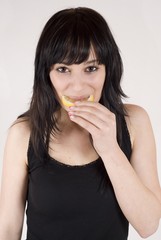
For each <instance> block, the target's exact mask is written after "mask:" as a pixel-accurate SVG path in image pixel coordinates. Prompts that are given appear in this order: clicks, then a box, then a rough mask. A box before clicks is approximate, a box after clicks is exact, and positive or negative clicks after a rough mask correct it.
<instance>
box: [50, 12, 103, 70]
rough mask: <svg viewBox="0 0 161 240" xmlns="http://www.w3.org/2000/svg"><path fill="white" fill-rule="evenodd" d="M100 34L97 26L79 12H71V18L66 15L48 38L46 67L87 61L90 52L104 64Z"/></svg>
mask: <svg viewBox="0 0 161 240" xmlns="http://www.w3.org/2000/svg"><path fill="white" fill-rule="evenodd" d="M52 32H53V31H52ZM101 35H102V34H100V33H99V31H98V27H95V26H94V24H92V23H91V22H89V21H87V20H86V18H84V16H82V15H81V14H73V16H72V17H71V18H69V16H68V19H63V22H62V23H61V22H59V26H57V31H56V32H55V33H53V35H52V37H51V38H50V43H49V45H50V53H49V54H48V56H47V59H48V61H49V62H48V67H49V68H50V67H51V66H52V65H53V64H56V63H62V62H63V63H65V64H67V65H71V64H80V63H82V62H85V61H87V60H88V58H89V55H90V54H91V53H92V55H93V56H94V58H95V59H97V61H98V62H99V63H100V64H104V63H105V59H106V57H105V51H103V46H101V44H102V42H103V41H102V36H101ZM99 37H100V39H99ZM49 45H48V46H47V48H48V49H49Z"/></svg>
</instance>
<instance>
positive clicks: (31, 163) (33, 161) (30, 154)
mask: <svg viewBox="0 0 161 240" xmlns="http://www.w3.org/2000/svg"><path fill="white" fill-rule="evenodd" d="M27 158H28V167H29V173H30V172H32V171H34V170H35V169H36V168H38V167H41V166H42V165H43V164H42V162H41V161H40V160H39V159H37V158H36V156H35V153H34V149H33V145H32V142H31V138H30V139H29V143H28V150H27Z"/></svg>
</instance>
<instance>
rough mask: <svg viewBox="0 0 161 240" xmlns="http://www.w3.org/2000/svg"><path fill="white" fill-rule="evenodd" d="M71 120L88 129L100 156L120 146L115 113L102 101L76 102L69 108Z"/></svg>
mask: <svg viewBox="0 0 161 240" xmlns="http://www.w3.org/2000/svg"><path fill="white" fill-rule="evenodd" d="M68 114H69V117H70V119H71V121H73V122H75V123H77V124H78V125H80V126H81V127H82V128H84V129H85V130H87V131H88V132H89V133H90V134H91V136H92V139H93V145H94V148H95V150H96V151H97V153H98V154H99V156H100V157H102V158H103V156H106V155H107V154H109V153H110V151H113V150H114V149H115V148H118V143H117V138H116V119H115V114H114V113H112V112H111V111H109V110H108V109H107V108H106V107H104V106H103V105H101V104H100V103H93V102H76V103H75V106H74V107H70V108H69V112H68Z"/></svg>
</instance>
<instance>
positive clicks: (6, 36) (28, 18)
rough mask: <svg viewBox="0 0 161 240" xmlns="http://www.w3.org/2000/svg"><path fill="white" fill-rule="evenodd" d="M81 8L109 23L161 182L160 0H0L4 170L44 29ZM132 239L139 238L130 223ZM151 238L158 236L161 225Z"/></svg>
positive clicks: (0, 143) (0, 129)
mask: <svg viewBox="0 0 161 240" xmlns="http://www.w3.org/2000/svg"><path fill="white" fill-rule="evenodd" d="M78 6H86V7H91V8H93V9H95V10H97V11H98V12H100V13H101V14H102V15H103V16H104V17H105V19H106V20H107V22H108V23H109V25H110V27H111V30H112V32H113V34H114V37H115V40H116V42H117V44H118V46H119V48H120V51H121V56H122V59H123V63H124V75H123V79H122V87H123V89H124V91H125V93H126V94H127V95H128V96H129V98H128V99H127V100H126V102H127V103H134V104H138V105H140V106H142V107H144V108H145V109H146V110H147V112H148V113H149V116H150V119H151V122H152V126H153V130H154V134H155V139H156V145H157V156H158V160H157V164H158V173H159V178H160V180H161V160H160V159H161V148H160V142H161V107H160V105H161V45H160V43H161V1H160V0H102V1H101V0H99V1H98V0H67V1H65V0H64V1H63V0H59V1H54V0H41V1H39V0H28V1H24V0H0V169H2V158H3V149H4V144H5V140H6V136H7V130H8V128H9V126H10V125H11V123H12V122H13V121H14V120H15V119H16V117H17V116H18V115H19V114H21V113H22V112H24V111H25V110H26V109H27V108H28V104H29V102H30V97H31V94H32V84H33V63H34V54H35V48H36V44H37V41H38V38H39V36H40V32H41V31H42V28H43V27H44V24H45V23H46V21H47V20H48V19H49V18H50V17H51V16H52V15H53V14H54V13H55V12H56V11H58V10H61V9H63V8H67V7H78ZM69 27H70V26H69ZM17 147H18V146H17ZM140 161H141V159H140ZM127 181H128V179H127ZM127 198H128V196H127ZM15 221H16V219H15ZM25 221H26V219H25ZM25 221H24V228H23V235H22V240H24V239H25V234H26V224H25ZM129 239H130V240H137V239H138V240H139V239H141V238H140V237H139V236H138V234H137V233H136V232H135V230H134V229H133V228H132V227H130V233H129ZM148 239H151V240H152V239H153V240H154V239H155V240H160V239H161V226H160V227H159V229H158V231H157V233H155V234H154V235H153V236H151V237H149V238H148Z"/></svg>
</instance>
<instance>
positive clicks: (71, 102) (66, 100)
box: [61, 95, 94, 107]
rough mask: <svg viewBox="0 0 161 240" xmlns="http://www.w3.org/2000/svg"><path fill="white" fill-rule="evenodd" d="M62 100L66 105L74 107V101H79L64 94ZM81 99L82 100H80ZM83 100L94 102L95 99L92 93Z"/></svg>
mask: <svg viewBox="0 0 161 240" xmlns="http://www.w3.org/2000/svg"><path fill="white" fill-rule="evenodd" d="M61 101H62V103H63V105H64V106H65V107H72V106H74V103H75V102H76V101H77V100H75V99H72V98H69V97H67V96H64V95H63V96H62V98H61ZM79 101H80V100H79ZM81 101H89V102H93V101H94V96H93V95H90V96H89V97H88V98H87V99H82V100H81Z"/></svg>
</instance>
